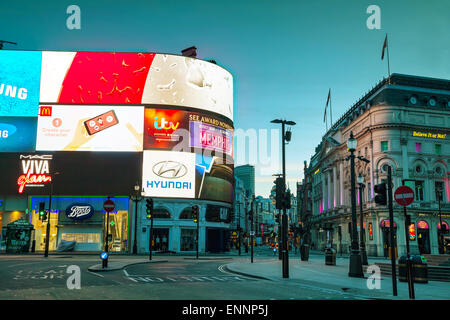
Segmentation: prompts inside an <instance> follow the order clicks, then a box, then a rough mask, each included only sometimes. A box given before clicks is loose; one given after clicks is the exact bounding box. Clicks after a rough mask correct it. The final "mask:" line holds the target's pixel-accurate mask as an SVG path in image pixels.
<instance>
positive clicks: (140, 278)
mask: <svg viewBox="0 0 450 320" xmlns="http://www.w3.org/2000/svg"><path fill="white" fill-rule="evenodd" d="M126 278H127V279H129V280H130V281H133V282H135V283H163V282H164V283H166V282H169V283H170V282H230V281H239V282H242V281H256V279H249V278H244V277H240V276H232V275H224V276H222V275H220V276H190V275H187V276H166V277H161V276H160V277H155V276H148V275H130V274H126Z"/></svg>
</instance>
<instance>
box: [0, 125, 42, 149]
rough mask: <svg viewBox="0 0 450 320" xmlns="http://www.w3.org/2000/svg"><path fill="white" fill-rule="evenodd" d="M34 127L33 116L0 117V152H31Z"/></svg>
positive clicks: (34, 132) (34, 145) (34, 136)
mask: <svg viewBox="0 0 450 320" xmlns="http://www.w3.org/2000/svg"><path fill="white" fill-rule="evenodd" d="M36 127H37V118H35V117H0V152H33V151H34V150H35V147H36Z"/></svg>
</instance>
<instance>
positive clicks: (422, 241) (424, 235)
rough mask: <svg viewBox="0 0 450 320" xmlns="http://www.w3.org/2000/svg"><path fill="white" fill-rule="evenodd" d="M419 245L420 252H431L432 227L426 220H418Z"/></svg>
mask: <svg viewBox="0 0 450 320" xmlns="http://www.w3.org/2000/svg"><path fill="white" fill-rule="evenodd" d="M417 245H418V246H419V252H420V254H430V253H431V248H430V228H429V226H428V223H427V222H426V221H423V220H421V221H418V222H417Z"/></svg>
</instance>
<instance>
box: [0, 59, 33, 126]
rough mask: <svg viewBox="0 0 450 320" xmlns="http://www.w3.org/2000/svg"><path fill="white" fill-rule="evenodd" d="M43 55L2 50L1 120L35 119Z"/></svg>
mask: <svg viewBox="0 0 450 320" xmlns="http://www.w3.org/2000/svg"><path fill="white" fill-rule="evenodd" d="M40 74H41V52H40V51H13V50H11V51H10V50H0V117H2V116H10V117H36V116H37V112H38V105H39V83H40Z"/></svg>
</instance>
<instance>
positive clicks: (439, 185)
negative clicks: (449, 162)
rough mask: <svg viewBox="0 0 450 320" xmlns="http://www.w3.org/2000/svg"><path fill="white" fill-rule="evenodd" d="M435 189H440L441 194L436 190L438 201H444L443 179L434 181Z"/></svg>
mask: <svg viewBox="0 0 450 320" xmlns="http://www.w3.org/2000/svg"><path fill="white" fill-rule="evenodd" d="M434 190H435V191H438V190H440V192H439V194H438V192H435V195H436V201H438V200H439V201H443V193H444V192H443V191H444V183H443V182H442V181H435V182H434Z"/></svg>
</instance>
